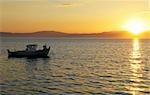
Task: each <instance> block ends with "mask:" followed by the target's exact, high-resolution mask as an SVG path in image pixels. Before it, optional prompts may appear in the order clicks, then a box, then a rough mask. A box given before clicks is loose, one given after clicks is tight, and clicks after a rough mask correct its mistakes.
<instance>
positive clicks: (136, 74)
mask: <svg viewBox="0 0 150 95" xmlns="http://www.w3.org/2000/svg"><path fill="white" fill-rule="evenodd" d="M129 61H130V70H131V73H132V74H131V76H132V77H131V78H130V80H131V85H130V87H129V90H130V91H131V93H132V95H140V94H141V93H140V91H143V90H144V89H143V88H140V86H141V85H142V84H141V82H142V79H140V77H143V75H142V68H143V67H144V66H143V65H144V64H142V60H141V51H140V42H139V39H138V38H135V39H134V40H133V48H132V52H131V56H130V60H129Z"/></svg>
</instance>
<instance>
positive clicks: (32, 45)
mask: <svg viewBox="0 0 150 95" xmlns="http://www.w3.org/2000/svg"><path fill="white" fill-rule="evenodd" d="M36 49H37V45H36V44H29V45H27V46H26V51H36Z"/></svg>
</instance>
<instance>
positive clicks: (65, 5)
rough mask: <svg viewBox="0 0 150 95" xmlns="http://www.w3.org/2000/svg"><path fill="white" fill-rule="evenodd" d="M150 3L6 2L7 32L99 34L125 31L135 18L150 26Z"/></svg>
mask: <svg viewBox="0 0 150 95" xmlns="http://www.w3.org/2000/svg"><path fill="white" fill-rule="evenodd" d="M149 2H150V1H149V0H2V1H0V3H1V7H0V10H1V15H0V16H1V19H0V20H1V22H2V23H1V25H0V27H1V28H0V29H1V30H0V31H3V32H34V31H42V30H55V31H62V32H67V33H96V32H101V31H113V30H122V28H121V26H122V25H123V24H124V23H125V21H126V20H128V19H131V18H142V19H144V20H146V21H147V23H148V25H150V7H149V6H150V4H149Z"/></svg>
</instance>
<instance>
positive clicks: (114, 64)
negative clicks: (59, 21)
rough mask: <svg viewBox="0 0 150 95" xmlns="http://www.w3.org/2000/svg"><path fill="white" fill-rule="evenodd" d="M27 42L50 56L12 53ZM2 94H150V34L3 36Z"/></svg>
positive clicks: (0, 59) (0, 56) (0, 43)
mask: <svg viewBox="0 0 150 95" xmlns="http://www.w3.org/2000/svg"><path fill="white" fill-rule="evenodd" d="M27 44H38V45H39V47H38V49H41V48H42V46H43V45H47V46H50V47H51V50H50V52H49V58H35V59H28V58H8V57H7V56H8V54H7V49H9V50H11V51H15V50H24V49H25V48H26V45H27ZM0 94H1V95H150V40H148V39H145V40H144V39H138V38H135V39H100V38H65V37H60V38H55V37H54V38H25V37H24V38H19V37H18V38H11V37H5V38H4V37H1V38H0Z"/></svg>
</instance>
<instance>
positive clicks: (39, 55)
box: [8, 48, 50, 58]
mask: <svg viewBox="0 0 150 95" xmlns="http://www.w3.org/2000/svg"><path fill="white" fill-rule="evenodd" d="M49 51H50V48H48V49H44V50H37V51H32V52H31V51H15V52H11V51H9V50H8V57H9V58H10V57H16V58H22V57H27V58H48V53H49Z"/></svg>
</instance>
